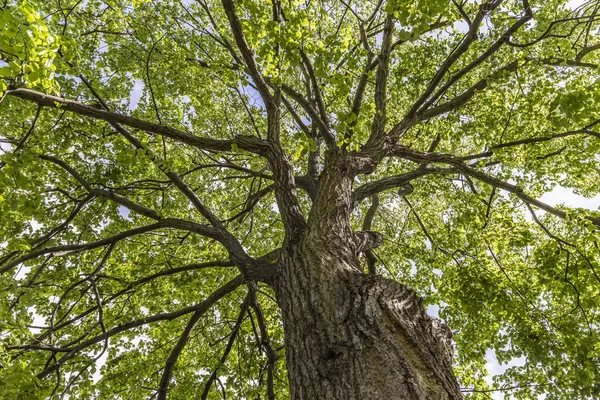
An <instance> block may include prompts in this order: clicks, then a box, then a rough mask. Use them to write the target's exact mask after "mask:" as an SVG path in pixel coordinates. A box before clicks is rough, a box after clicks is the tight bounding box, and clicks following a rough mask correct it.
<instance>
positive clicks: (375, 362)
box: [273, 162, 462, 400]
mask: <svg viewBox="0 0 600 400" xmlns="http://www.w3.org/2000/svg"><path fill="white" fill-rule="evenodd" d="M332 164H333V165H332ZM352 180H353V179H352V172H351V171H350V170H349V169H348V168H346V166H345V165H344V163H337V164H336V163H335V162H332V163H330V164H329V165H328V168H326V171H325V172H324V173H323V174H322V176H321V182H320V184H319V190H318V192H317V198H316V201H315V202H314V203H313V209H312V210H311V214H310V216H309V220H308V225H307V227H306V229H305V231H304V232H303V234H302V235H301V237H300V238H299V240H297V241H295V242H294V243H292V244H290V245H288V246H287V248H286V249H285V250H284V252H283V254H282V255H281V257H280V261H279V262H280V266H279V267H280V268H279V271H278V275H277V278H276V280H275V282H274V284H273V286H274V289H275V292H276V295H277V301H278V303H279V306H280V308H281V312H282V316H283V325H284V332H285V343H286V357H287V368H288V376H289V384H290V392H291V399H292V400H300V399H302V400H307V399H311V400H312V399H327V400H334V399H340V400H353V399H356V400H369V399H373V400H375V399H403V400H404V399H406V400H409V399H410V400H417V399H418V400H423V399H435V400H437V399H440V400H444V399H449V400H450V399H451V400H455V399H461V398H462V395H461V392H460V388H459V386H458V383H457V381H456V378H455V377H454V374H453V372H452V360H451V357H452V343H451V339H450V337H451V335H450V331H449V329H448V328H447V327H446V326H445V325H443V324H442V323H441V322H439V321H438V320H436V319H433V318H431V317H429V316H428V315H427V314H426V313H425V310H424V308H423V304H422V301H421V299H420V298H419V297H418V296H417V295H416V293H415V292H414V291H412V290H411V289H409V288H407V287H406V286H404V285H402V284H400V283H398V282H395V281H391V280H387V279H385V278H382V277H380V276H375V275H366V274H364V273H363V272H362V270H361V268H360V266H359V263H358V258H357V248H358V247H359V246H360V245H361V244H360V243H362V242H364V240H362V238H360V237H359V235H356V234H354V233H353V232H352V231H351V229H350V224H349V212H350V210H351V205H352V192H351V185H352ZM357 237H358V238H359V239H361V240H358V239H357Z"/></svg>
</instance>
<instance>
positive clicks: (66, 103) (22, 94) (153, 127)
mask: <svg viewBox="0 0 600 400" xmlns="http://www.w3.org/2000/svg"><path fill="white" fill-rule="evenodd" d="M6 94H7V95H9V96H14V97H18V98H20V99H23V100H27V101H32V102H34V103H37V104H40V105H43V106H45V107H50V108H60V109H64V110H67V111H70V112H73V113H75V114H79V115H85V116H87V117H91V118H95V119H101V120H103V121H106V122H109V123H111V124H113V123H118V124H123V125H126V126H130V127H132V128H135V129H140V130H142V131H145V132H148V133H153V134H157V135H161V136H164V137H167V138H170V139H174V140H176V141H178V142H181V143H185V144H189V145H190V146H194V147H197V148H200V149H205V150H214V151H231V149H232V146H233V145H236V146H237V147H238V148H240V149H242V150H245V151H248V152H251V153H255V154H260V155H263V156H264V155H265V154H266V152H267V150H268V147H267V145H266V143H265V142H263V141H262V140H260V139H258V138H255V137H253V136H238V137H236V138H235V139H230V140H218V139H208V138H201V137H198V136H194V135H190V134H189V133H185V132H182V131H180V130H178V129H175V128H171V127H169V126H165V125H160V124H155V123H153V122H148V121H144V120H141V119H137V118H134V117H130V116H127V115H123V114H120V113H116V112H112V111H106V110H103V109H99V108H95V107H91V106H88V105H85V104H82V103H79V102H77V101H73V100H68V99H64V98H62V97H56V96H52V95H49V94H45V93H41V92H37V91H35V90H31V89H24V88H20V89H14V90H9V91H7V92H6Z"/></svg>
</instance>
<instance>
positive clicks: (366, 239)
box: [354, 231, 383, 253]
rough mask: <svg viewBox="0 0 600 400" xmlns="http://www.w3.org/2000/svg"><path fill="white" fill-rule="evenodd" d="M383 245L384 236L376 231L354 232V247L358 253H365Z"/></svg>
mask: <svg viewBox="0 0 600 400" xmlns="http://www.w3.org/2000/svg"><path fill="white" fill-rule="evenodd" d="M382 243H383V235H382V234H381V233H379V232H375V231H360V232H354V245H355V248H356V253H364V252H365V251H367V250H371V249H374V248H377V247H379V246H381V244H382Z"/></svg>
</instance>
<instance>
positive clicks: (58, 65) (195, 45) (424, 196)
mask: <svg viewBox="0 0 600 400" xmlns="http://www.w3.org/2000/svg"><path fill="white" fill-rule="evenodd" d="M228 4H229V5H231V4H232V3H231V2H230V1H227V0H224V1H223V4H221V2H216V1H208V0H196V1H168V0H145V1H140V0H102V1H101V0H88V1H81V0H60V1H58V0H57V1H54V0H52V1H48V0H30V1H28V2H27V1H25V2H23V3H20V2H15V1H12V0H6V1H5V2H4V4H3V5H2V6H1V7H0V93H1V96H2V100H1V103H0V114H1V115H2V119H1V122H0V123H1V126H2V130H1V133H0V146H1V149H2V155H0V168H1V169H0V215H1V221H0V243H1V247H2V254H1V255H0V271H1V275H0V288H1V290H2V292H1V293H2V294H1V295H0V345H1V347H0V397H2V398H3V399H35V398H47V397H51V398H62V397H61V396H62V395H63V394H68V395H69V396H70V398H81V399H87V398H90V399H91V398H110V399H117V398H123V399H125V398H127V399H137V398H140V399H142V398H148V397H152V396H159V393H160V388H161V387H162V388H168V390H169V396H170V397H169V398H172V399H188V398H192V397H194V396H197V394H198V393H205V394H204V396H206V397H204V398H208V399H213V398H214V399H217V398H221V397H222V396H224V395H225V394H227V395H228V396H229V397H230V398H247V399H250V398H252V399H254V398H262V397H265V396H266V394H267V392H268V391H269V390H271V389H272V390H274V391H275V393H276V394H277V397H278V398H285V397H286V396H287V376H286V374H287V372H286V369H285V360H284V359H285V347H284V339H283V328H282V323H281V320H280V315H279V310H278V307H277V302H276V300H275V298H274V296H273V293H272V290H271V289H270V288H269V286H268V285H266V284H263V283H260V284H258V286H255V285H254V282H253V279H250V278H247V280H246V281H245V282H244V283H245V284H244V285H241V283H242V282H241V281H239V282H238V281H235V279H238V278H236V277H237V276H238V274H239V273H240V271H242V272H244V268H245V267H244V265H248V266H254V265H256V264H257V263H262V264H265V263H267V264H269V263H273V262H274V260H275V259H276V258H277V250H278V249H279V248H280V247H281V246H282V245H284V244H285V243H284V239H285V238H286V237H288V236H289V235H290V229H291V228H290V223H289V221H290V220H293V218H294V217H295V216H294V213H293V212H292V211H290V208H289V205H290V203H289V202H288V200H286V199H289V198H290V197H286V196H288V195H289V196H291V197H293V198H294V201H295V202H297V204H298V207H299V209H300V210H301V212H302V214H303V215H304V216H308V215H309V213H310V210H311V205H312V201H313V199H314V192H313V189H312V187H313V186H311V185H312V184H315V185H316V182H318V180H316V179H315V176H316V177H318V175H319V173H320V172H321V171H322V169H323V165H324V161H323V157H324V154H325V152H326V150H327V149H329V151H333V150H337V151H343V152H346V153H347V154H350V155H356V156H357V157H360V156H363V155H365V154H369V155H370V154H375V153H376V154H377V157H375V159H376V161H377V167H376V168H375V169H374V171H371V170H365V171H361V173H360V174H358V175H357V176H356V178H355V179H354V189H355V190H354V196H355V197H354V199H355V208H354V210H353V214H352V224H353V228H354V229H355V230H356V231H358V230H361V227H362V226H363V223H364V220H365V216H367V215H368V214H369V213H368V211H367V210H368V209H369V207H370V205H372V204H376V202H377V204H378V208H377V209H376V210H375V217H374V218H373V217H371V218H372V221H369V224H372V229H373V230H377V231H379V232H381V233H382V234H383V235H384V238H385V239H384V243H383V245H382V246H381V247H379V248H378V249H376V250H373V254H374V255H375V256H376V265H375V268H376V271H377V273H379V274H381V275H383V276H386V277H388V278H390V279H395V280H398V281H400V282H402V283H404V284H406V285H408V286H410V287H411V288H413V289H415V290H416V291H417V292H418V293H420V294H421V295H423V296H425V302H426V303H427V304H429V305H438V306H439V309H440V312H439V315H440V317H441V318H443V319H444V320H445V321H446V322H447V323H448V325H449V326H450V328H451V329H452V330H453V332H454V336H453V339H454V342H455V346H456V351H455V372H456V374H457V377H458V379H459V381H460V383H461V385H462V386H463V387H464V388H465V394H466V395H468V396H470V398H474V399H478V398H482V399H484V398H489V397H488V396H489V393H490V391H496V390H498V391H499V392H500V393H504V395H505V396H506V397H507V398H515V399H537V398H539V397H538V396H540V395H541V394H545V395H546V397H545V398H546V399H574V398H580V399H585V398H589V399H592V398H597V397H598V396H600V385H599V384H598V382H599V379H600V378H599V377H600V304H599V301H600V300H599V299H600V250H599V241H600V233H599V227H600V213H599V212H598V211H591V210H584V209H575V208H570V207H567V206H565V205H561V206H558V207H552V206H549V205H547V204H545V203H543V202H541V201H539V200H537V199H538V198H540V197H541V196H542V195H543V194H544V193H548V192H550V191H551V190H552V189H553V188H556V187H558V186H562V187H565V188H569V189H572V190H573V191H574V192H575V193H577V194H581V195H583V196H586V197H593V196H597V195H598V194H599V193H600V175H599V172H598V171H600V165H599V162H600V130H598V126H600V80H599V75H598V66H599V63H600V38H599V32H598V30H599V28H600V24H599V21H600V3H599V2H598V1H597V0H592V1H588V2H585V3H584V4H582V5H580V6H578V7H577V8H573V7H570V6H569V4H567V2H566V1H563V0H543V1H542V0H535V1H530V2H528V1H526V0H523V1H508V0H507V1H500V0H496V1H488V2H485V3H482V2H481V1H470V0H466V1H451V2H447V1H440V0H414V1H392V0H390V1H387V2H383V1H379V2H367V1H363V2H360V1H357V2H352V1H351V0H349V1H325V0H323V1H319V2H316V1H304V0H289V1H288V0H286V1H281V2H278V1H275V0H272V1H257V0H240V1H236V2H235V12H236V13H237V18H239V26H240V28H241V32H242V33H243V36H244V38H245V43H246V46H247V47H244V46H243V45H240V41H239V35H237V36H236V34H235V29H233V30H232V27H233V28H235V24H234V23H232V20H231V15H228V14H227V12H226V10H227V5H228ZM232 7H233V5H232ZM388 21H392V22H391V23H389V22H388ZM386 29H387V30H386ZM388 31H389V33H386V32H388ZM386 35H389V37H387V38H386ZM386 46H387V47H386ZM244 50H249V52H247V53H244ZM386 54H387V55H386ZM249 55H250V57H251V58H252V60H253V62H250V61H249V58H248V57H249ZM50 95H56V97H51V96H50ZM279 99H281V102H280V103H279ZM271 101H272V102H273V103H277V109H278V110H281V121H280V127H281V129H280V133H279V135H280V136H279V137H274V136H273V135H272V134H271V132H272V131H271V130H270V128H269V123H268V122H269V118H271V117H270V116H269V112H267V110H272V109H273V108H270V107H271V106H270V104H271V103H270V102H271ZM123 115H127V116H130V117H132V118H129V117H127V118H125V117H123V118H121V117H122V116H123ZM273 143H275V144H273ZM269 146H275V148H277V149H280V150H281V154H284V155H285V157H283V156H282V157H283V158H281V159H280V161H281V164H275V163H274V162H273V159H271V158H270V156H269V154H271V153H269V151H271V150H265V149H266V148H267V147H269ZM270 148H272V147H270ZM286 168H288V169H286ZM288 172H289V174H288ZM291 175H294V176H295V177H296V178H295V180H292V181H291V183H290V182H288V183H290V185H289V186H296V187H297V188H298V189H299V190H298V192H297V193H296V192H295V191H293V190H290V191H289V192H287V191H286V190H287V189H286V188H287V186H286V185H282V184H281V181H282V179H287V178H286V177H288V178H289V176H291ZM311 182H312V183H311ZM406 185H411V186H412V188H413V190H412V191H409V192H406V194H404V195H399V194H398V193H397V192H398V188H399V187H406ZM376 197H377V199H376ZM377 200H378V201H377ZM240 255H241V256H240ZM242 256H243V257H242ZM240 257H242V258H240ZM367 258H368V257H367ZM363 261H364V262H365V269H366V264H368V262H367V261H366V260H363ZM269 265H274V264H269ZM226 282H230V283H231V282H234V283H236V282H237V285H233V284H232V286H231V288H230V289H231V290H229V291H226V292H223V293H222V295H221V296H220V297H219V298H216V299H215V302H213V303H210V304H208V303H206V302H205V299H207V298H208V299H211V297H209V296H210V295H211V294H212V293H214V292H215V291H218V290H219V288H221V287H223V285H224V284H225V283H226ZM246 284H247V285H246ZM240 285H241V286H240ZM238 286H239V287H238ZM246 287H249V288H248V289H245V288H246ZM206 301H208V300H206ZM203 304H207V305H210V307H209V308H207V309H206V310H204V309H203V308H202V307H204V306H203ZM186 307H192V308H193V307H200V308H202V310H203V312H202V313H200V312H199V311H198V308H195V309H186ZM180 310H186V311H185V312H183V313H180V314H177V313H179V312H180ZM170 313H174V314H170ZM176 314H177V315H176ZM192 315H198V317H197V318H198V319H197V322H196V323H191V322H190V321H193V320H194V317H192ZM154 316H158V317H154ZM153 318H156V319H153ZM186 326H187V327H188V328H189V329H190V332H189V337H187V338H186V340H183V345H184V347H183V348H182V349H179V350H180V353H177V352H176V351H174V350H173V349H177V346H176V345H177V343H178V341H180V340H181V339H180V338H182V337H185V336H183V335H184V333H185V332H186ZM121 328H122V329H121ZM117 331H118V332H117ZM230 340H231V343H230V344H229V341H230ZM271 352H274V353H276V355H277V357H278V360H277V361H275V360H274V359H272V358H271V357H270V356H269V354H271ZM492 352H494V353H495V355H496V356H497V358H498V360H499V361H500V362H510V361H511V360H525V363H524V365H522V366H512V367H510V368H508V369H507V371H506V372H505V373H504V374H502V375H499V376H495V377H494V379H493V381H492V380H490V379H486V377H487V376H488V372H487V371H486V367H485V361H486V358H485V357H486V355H489V354H491V353H492ZM175 353H177V354H176V357H175V361H176V365H175V366H174V369H173V370H172V377H167V378H166V386H165V384H163V381H164V379H165V374H164V371H165V370H168V368H165V365H167V360H168V359H170V356H173V354H175ZM213 372H214V376H213V377H212V378H210V376H211V374H212V373H213ZM273 377H274V378H273ZM169 378H170V379H169ZM165 390H166V389H165ZM260 396H262V397H260ZM159 398H160V397H159Z"/></svg>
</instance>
